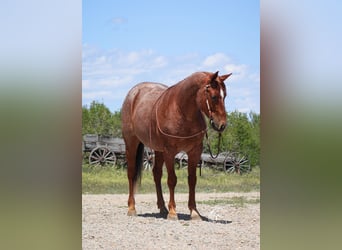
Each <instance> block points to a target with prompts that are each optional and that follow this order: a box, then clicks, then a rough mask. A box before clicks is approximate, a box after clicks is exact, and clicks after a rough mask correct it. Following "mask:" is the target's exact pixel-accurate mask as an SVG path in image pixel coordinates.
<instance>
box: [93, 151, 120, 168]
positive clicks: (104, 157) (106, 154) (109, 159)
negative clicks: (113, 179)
mask: <svg viewBox="0 0 342 250" xmlns="http://www.w3.org/2000/svg"><path fill="white" fill-rule="evenodd" d="M115 163H116V156H115V154H114V152H113V151H111V150H109V149H108V148H107V147H96V148H94V149H93V150H92V151H91V152H90V155H89V164H91V165H101V166H105V165H108V166H114V165H115Z"/></svg>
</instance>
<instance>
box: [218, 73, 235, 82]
mask: <svg viewBox="0 0 342 250" xmlns="http://www.w3.org/2000/svg"><path fill="white" fill-rule="evenodd" d="M232 74H233V73H230V74H227V75H223V76H220V80H221V81H222V82H224V81H225V80H226V79H227V78H228V77H230V76H231V75H232Z"/></svg>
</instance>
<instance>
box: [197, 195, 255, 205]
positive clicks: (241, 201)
mask: <svg viewBox="0 0 342 250" xmlns="http://www.w3.org/2000/svg"><path fill="white" fill-rule="evenodd" d="M197 203H198V204H206V205H226V204H232V205H233V206H234V207H244V206H245V205H246V204H259V203H260V199H259V198H257V199H247V198H246V197H243V196H234V197H231V198H221V199H215V200H206V201H198V202H197Z"/></svg>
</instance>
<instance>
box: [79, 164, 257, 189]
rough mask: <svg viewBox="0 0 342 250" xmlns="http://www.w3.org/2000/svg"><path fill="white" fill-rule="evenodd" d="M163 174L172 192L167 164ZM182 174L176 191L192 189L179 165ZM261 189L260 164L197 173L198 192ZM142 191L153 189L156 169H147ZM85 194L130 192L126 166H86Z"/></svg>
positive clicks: (179, 172) (164, 181)
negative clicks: (243, 171)
mask: <svg viewBox="0 0 342 250" xmlns="http://www.w3.org/2000/svg"><path fill="white" fill-rule="evenodd" d="M163 173H164V174H163V178H162V186H163V191H164V192H168V187H167V172H166V169H165V167H164V170H163ZM176 175H177V177H178V181H177V186H176V190H175V192H178V193H188V181H187V179H188V177H187V176H188V173H187V169H176ZM259 190H260V168H259V167H254V168H253V170H252V171H251V172H250V173H248V174H243V175H238V174H226V173H224V172H222V171H217V170H212V169H208V168H204V169H202V176H199V173H198V174H197V186H196V192H206V193H212V192H250V191H259ZM137 192H138V193H140V194H142V193H153V192H155V186H154V181H153V174H152V171H143V175H142V182H141V185H140V186H138V190H137ZM82 193H83V194H127V193H128V181H127V175H126V170H125V169H123V168H113V167H100V166H95V167H94V166H90V165H88V164H84V165H83V166H82Z"/></svg>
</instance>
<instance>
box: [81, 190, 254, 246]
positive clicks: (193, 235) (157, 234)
mask: <svg viewBox="0 0 342 250" xmlns="http://www.w3.org/2000/svg"><path fill="white" fill-rule="evenodd" d="M234 197H235V198H234ZM237 197H238V198H237ZM164 198H165V200H166V201H168V196H167V195H166V194H165V195H164ZM175 198H176V203H177V213H178V217H179V220H178V221H170V220H166V219H163V218H161V217H160V216H159V213H158V212H159V210H158V208H157V205H156V194H137V195H136V209H137V213H138V216H136V217H129V216H127V215H126V213H127V195H83V196H82V203H83V204H82V248H83V249H89V250H90V249H91V250H93V249H177V250H179V249H260V203H258V202H257V203H255V200H256V199H260V194H259V193H258V192H251V193H196V200H197V208H198V210H199V212H200V213H201V215H202V216H204V217H205V218H206V221H191V220H189V219H190V216H189V210H188V208H187V199H188V195H187V194H177V193H176V196H175ZM232 199H235V200H236V199H237V200H239V199H243V200H244V201H245V202H244V205H242V206H241V205H237V204H227V203H229V200H230V201H231V200H232ZM246 201H247V202H246ZM249 201H251V202H249Z"/></svg>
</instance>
